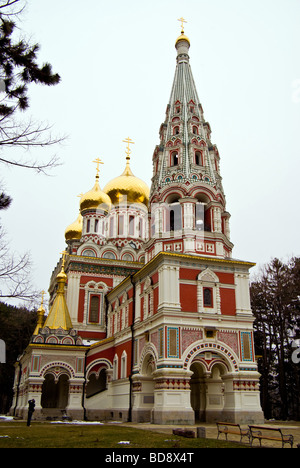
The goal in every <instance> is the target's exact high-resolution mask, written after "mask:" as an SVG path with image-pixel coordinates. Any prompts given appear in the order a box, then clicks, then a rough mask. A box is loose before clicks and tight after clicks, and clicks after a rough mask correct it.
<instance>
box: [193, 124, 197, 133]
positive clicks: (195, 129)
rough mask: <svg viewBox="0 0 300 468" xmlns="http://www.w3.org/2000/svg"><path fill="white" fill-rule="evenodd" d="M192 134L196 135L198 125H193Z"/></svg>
mask: <svg viewBox="0 0 300 468" xmlns="http://www.w3.org/2000/svg"><path fill="white" fill-rule="evenodd" d="M193 134H194V135H198V127H196V126H195V125H194V126H193Z"/></svg>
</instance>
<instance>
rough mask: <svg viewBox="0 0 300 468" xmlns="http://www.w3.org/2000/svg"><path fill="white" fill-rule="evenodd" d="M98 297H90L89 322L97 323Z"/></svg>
mask: <svg viewBox="0 0 300 468" xmlns="http://www.w3.org/2000/svg"><path fill="white" fill-rule="evenodd" d="M99 306H100V297H99V296H92V297H91V302H90V322H92V323H99Z"/></svg>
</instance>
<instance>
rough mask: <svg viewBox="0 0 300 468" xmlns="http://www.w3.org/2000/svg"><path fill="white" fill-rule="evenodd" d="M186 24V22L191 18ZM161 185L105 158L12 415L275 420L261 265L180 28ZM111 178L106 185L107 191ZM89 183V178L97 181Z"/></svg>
mask: <svg viewBox="0 0 300 468" xmlns="http://www.w3.org/2000/svg"><path fill="white" fill-rule="evenodd" d="M182 25H183V22H182ZM175 48H176V68H175V76H174V81H173V86H172V89H171V94H170V99H169V102H168V104H167V108H166V115H165V120H164V122H163V123H162V124H161V126H160V128H159V141H158V144H157V146H156V147H155V148H154V152H153V175H152V179H151V187H150V188H149V187H148V186H147V184H146V183H145V182H144V181H142V180H141V179H139V178H138V177H136V176H135V175H134V174H133V172H132V163H131V160H130V155H131V152H132V149H133V148H134V146H133V141H132V140H131V139H130V138H129V137H128V138H126V139H125V140H124V141H125V143H126V147H125V148H126V150H125V157H124V166H125V167H124V171H123V173H122V174H120V175H118V174H116V178H114V179H113V180H111V181H109V182H108V183H107V184H106V185H104V181H102V180H100V179H101V175H100V167H101V163H102V161H101V160H100V159H96V160H95V161H94V162H95V164H96V166H95V167H96V176H95V181H94V183H93V181H91V188H90V189H89V190H88V191H86V192H85V193H83V194H82V195H81V197H80V202H79V213H78V218H77V219H76V221H74V223H72V224H71V225H70V226H68V227H67V229H66V231H65V240H66V250H65V252H63V253H62V257H61V259H60V261H59V262H58V264H57V266H56V268H55V270H54V272H53V274H52V277H51V281H50V287H49V294H50V303H49V313H48V315H47V316H46V314H45V310H44V307H43V303H42V305H41V307H40V309H39V310H38V320H37V326H36V329H35V331H34V333H33V336H32V338H31V341H30V343H29V345H28V347H27V348H26V350H25V351H24V353H23V354H22V356H20V358H19V360H18V362H17V363H16V372H15V382H14V400H13V404H12V407H11V410H10V412H11V414H14V415H16V416H23V417H24V416H25V414H27V408H28V400H30V399H35V404H36V406H35V413H34V417H35V419H46V418H48V419H55V418H56V419H57V418H61V417H68V418H72V419H87V420H102V421H105V420H120V421H133V422H152V423H155V424H186V425H188V424H194V423H195V422H196V421H206V422H214V421H228V422H239V423H253V422H254V423H262V422H263V420H264V417H263V413H262V410H261V406H260V393H259V377H260V374H259V373H258V372H257V363H256V361H255V350H254V341H253V321H254V317H253V314H252V312H251V306H250V294H249V270H250V268H251V267H253V266H254V263H252V262H249V261H244V260H238V259H235V258H234V257H233V255H232V250H233V244H232V242H231V239H230V228H229V221H230V214H229V212H228V211H227V207H226V199H225V194H224V190H223V186H222V177H221V174H220V154H219V151H218V148H217V146H216V145H215V144H214V143H212V141H211V127H210V124H209V123H208V122H206V121H205V118H204V114H203V108H202V106H201V103H200V100H199V97H198V93H197V89H196V86H195V82H194V79H193V75H192V70H191V66H190V59H189V49H190V40H189V38H188V37H187V36H186V35H185V32H184V30H183V27H182V30H181V35H180V36H179V37H178V38H177V40H176V43H175ZM101 187H102V188H101ZM87 189H88V187H86V188H85V190H87Z"/></svg>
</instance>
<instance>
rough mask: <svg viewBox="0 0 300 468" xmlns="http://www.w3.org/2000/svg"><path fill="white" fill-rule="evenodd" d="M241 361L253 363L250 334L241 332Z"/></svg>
mask: <svg viewBox="0 0 300 468" xmlns="http://www.w3.org/2000/svg"><path fill="white" fill-rule="evenodd" d="M241 349H242V360H243V361H253V355H252V337H251V332H241Z"/></svg>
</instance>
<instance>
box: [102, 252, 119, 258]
mask: <svg viewBox="0 0 300 468" xmlns="http://www.w3.org/2000/svg"><path fill="white" fill-rule="evenodd" d="M102 257H103V258H109V259H111V260H115V258H116V256H115V254H114V253H113V252H111V251H107V252H105V253H104V254H103V256H102Z"/></svg>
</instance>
